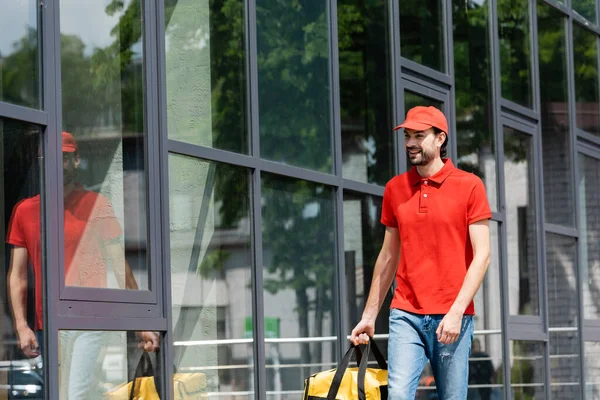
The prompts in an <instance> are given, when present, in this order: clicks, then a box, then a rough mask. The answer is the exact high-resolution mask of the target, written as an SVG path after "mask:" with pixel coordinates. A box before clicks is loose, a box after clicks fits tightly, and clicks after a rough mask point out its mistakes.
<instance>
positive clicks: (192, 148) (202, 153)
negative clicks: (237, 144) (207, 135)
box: [164, 117, 258, 168]
mask: <svg viewBox="0 0 600 400" xmlns="http://www.w3.org/2000/svg"><path fill="white" fill-rule="evenodd" d="M165 119H166V117H165ZM165 129H167V128H165ZM164 134H165V135H166V130H165V131H164ZM166 142H167V143H166V145H167V148H168V151H169V152H170V153H175V154H179V155H182V156H187V157H194V158H201V159H204V160H208V161H215V162H220V163H226V164H233V165H238V166H242V167H246V168H257V167H258V160H257V159H256V158H254V157H251V156H247V155H244V154H239V153H233V152H230V151H226V150H220V149H211V148H208V147H203V146H198V145H194V144H189V143H185V142H180V141H178V140H173V139H168V138H167V141H166Z"/></svg>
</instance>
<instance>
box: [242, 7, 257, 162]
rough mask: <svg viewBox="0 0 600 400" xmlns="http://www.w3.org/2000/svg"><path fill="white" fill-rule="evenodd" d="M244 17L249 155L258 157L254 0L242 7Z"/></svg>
mask: <svg viewBox="0 0 600 400" xmlns="http://www.w3.org/2000/svg"><path fill="white" fill-rule="evenodd" d="M244 17H245V19H246V43H245V50H246V74H247V78H246V82H247V87H246V98H247V99H248V105H247V110H246V112H247V114H248V119H249V125H248V129H249V132H248V135H249V137H250V155H251V156H253V157H256V158H258V157H260V121H259V114H258V113H259V106H260V104H259V100H258V47H257V46H258V45H257V30H258V28H257V24H256V0H248V1H247V2H246V7H245V9H244Z"/></svg>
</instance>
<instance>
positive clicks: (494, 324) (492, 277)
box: [473, 221, 502, 354]
mask: <svg viewBox="0 0 600 400" xmlns="http://www.w3.org/2000/svg"><path fill="white" fill-rule="evenodd" d="M489 226H490V245H491V249H490V265H489V266H488V270H487V273H486V274H485V277H484V279H483V282H482V283H481V286H480V287H479V290H478V291H477V293H476V294H475V299H474V303H475V315H474V317H473V323H474V325H475V330H476V331H477V330H486V331H487V330H499V329H502V323H501V318H502V312H501V305H502V298H501V296H500V248H499V245H500V236H499V235H500V233H499V230H498V223H497V222H496V221H490V222H489ZM498 354H501V353H498Z"/></svg>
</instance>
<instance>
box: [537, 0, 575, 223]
mask: <svg viewBox="0 0 600 400" xmlns="http://www.w3.org/2000/svg"><path fill="white" fill-rule="evenodd" d="M537 16H538V45H539V49H538V50H539V52H538V54H539V66H540V82H543V85H540V98H541V107H542V148H543V152H542V155H543V163H544V204H545V215H546V222H549V223H552V224H559V225H565V226H574V223H575V207H574V205H575V201H574V188H573V177H572V175H571V160H572V158H571V157H570V154H571V152H570V150H569V149H570V148H571V144H570V136H569V102H568V84H567V58H566V42H565V39H566V30H565V27H566V26H565V18H564V16H563V14H561V13H559V12H558V11H555V10H554V9H553V8H551V7H549V6H547V5H545V4H543V3H538V6H537Z"/></svg>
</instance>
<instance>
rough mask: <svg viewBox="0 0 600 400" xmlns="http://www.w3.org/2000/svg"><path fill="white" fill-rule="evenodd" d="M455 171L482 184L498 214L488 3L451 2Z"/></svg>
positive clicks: (469, 0)
mask: <svg viewBox="0 0 600 400" xmlns="http://www.w3.org/2000/svg"><path fill="white" fill-rule="evenodd" d="M452 8H453V12H452V18H453V35H454V70H455V71H457V74H456V77H455V83H456V95H455V101H456V136H455V137H456V141H457V146H458V163H457V167H458V168H460V169H462V170H465V171H468V172H472V173H474V174H475V175H477V176H479V177H480V178H481V180H482V181H483V182H484V183H485V186H486V192H487V196H488V201H489V203H490V207H491V208H492V210H493V211H497V210H498V193H497V187H498V183H497V179H498V178H497V173H496V164H497V163H496V153H495V151H496V149H495V148H496V146H495V140H494V122H493V118H492V117H493V103H492V81H491V66H490V54H491V52H490V47H489V15H488V14H489V11H488V8H489V7H488V4H487V2H484V3H482V2H480V1H476V0H467V1H466V2H465V1H464V0H453V3H452Z"/></svg>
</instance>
